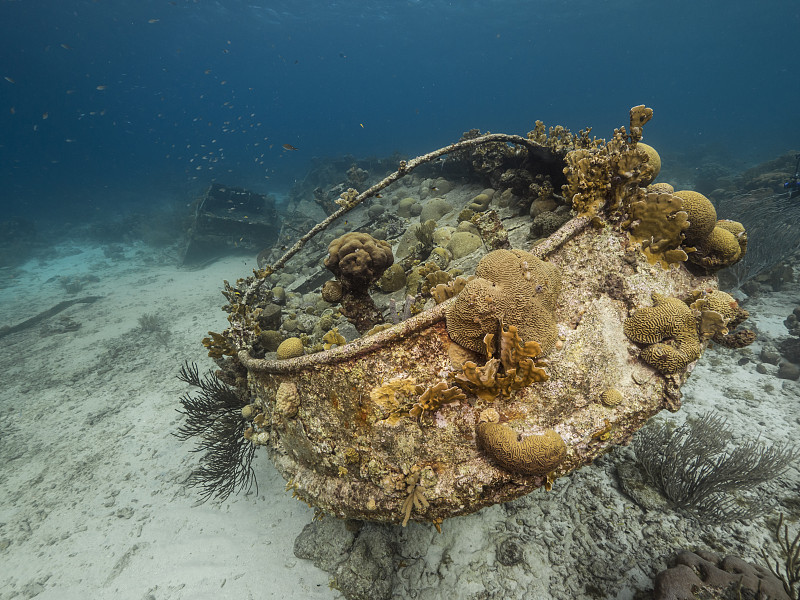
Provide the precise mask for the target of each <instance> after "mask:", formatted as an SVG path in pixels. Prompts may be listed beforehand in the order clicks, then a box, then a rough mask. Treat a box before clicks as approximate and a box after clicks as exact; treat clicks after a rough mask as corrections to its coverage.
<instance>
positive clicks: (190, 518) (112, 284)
mask: <svg viewBox="0 0 800 600" xmlns="http://www.w3.org/2000/svg"><path fill="white" fill-rule="evenodd" d="M62 250H63V248H62ZM76 250H82V251H81V252H80V253H78V254H75V255H73V256H68V257H66V258H63V259H57V260H52V261H51V262H49V264H41V263H40V262H38V261H33V262H32V263H29V264H27V265H25V266H24V267H23V271H24V273H21V274H20V275H19V276H18V277H17V280H18V283H17V284H16V285H13V286H11V287H7V288H6V289H3V290H0V323H2V324H15V323H17V322H20V321H22V320H24V319H26V318H28V317H30V316H33V315H35V314H36V313H38V312H40V311H42V310H46V309H47V308H50V307H51V306H53V305H55V304H57V303H58V302H61V301H62V300H64V299H69V298H70V297H83V296H89V295H101V296H103V299H102V300H100V301H98V302H96V303H94V304H75V305H73V306H71V307H70V308H68V309H66V310H65V311H64V312H62V313H60V314H59V315H56V316H54V317H51V318H50V319H48V320H47V321H46V322H45V323H46V324H52V323H56V322H58V321H59V320H60V319H61V318H62V317H71V318H72V319H74V320H75V321H77V322H79V323H80V324H81V327H80V329H78V330H77V331H74V332H66V333H60V334H53V335H50V336H42V335H41V333H40V332H41V330H42V327H43V326H44V325H45V324H43V325H42V326H36V327H34V328H32V329H29V330H26V331H22V332H19V333H16V334H12V335H9V336H7V337H5V338H2V343H3V348H4V352H3V354H2V358H0V361H1V363H2V364H1V366H0V372H2V373H3V376H2V400H0V402H1V404H0V430H1V431H2V440H1V441H0V456H1V459H0V460H2V465H3V467H2V474H0V564H2V566H1V567H0V598H2V599H4V600H5V599H10V598H31V597H36V598H37V599H47V598H58V599H59V600H64V599H71V598H81V599H85V598H115V599H125V598H136V599H143V598H144V599H150V598H152V599H158V600H162V599H168V598H187V599H188V598H192V599H195V598H237V599H239V598H303V599H315V598H337V597H341V595H340V594H339V593H338V592H336V591H333V590H331V589H330V588H329V587H328V581H329V576H328V575H327V574H326V573H324V572H322V571H320V570H319V569H317V568H315V567H314V566H313V565H312V564H311V563H309V562H308V561H301V560H298V559H296V558H295V557H294V555H293V553H292V546H293V543H294V538H295V537H296V535H297V534H298V533H299V532H300V530H301V529H302V527H303V526H304V525H305V524H306V523H308V522H309V521H310V519H311V517H312V515H313V511H312V510H311V509H310V508H308V507H307V506H306V505H304V504H301V503H300V502H298V501H297V500H295V499H292V497H291V495H290V494H288V493H286V492H285V491H284V482H283V480H282V479H281V477H280V476H279V475H278V474H277V472H276V471H275V470H274V469H273V468H272V465H271V464H270V463H269V461H268V460H267V459H266V457H265V456H264V455H263V454H262V455H260V456H259V457H258V458H257V460H256V462H255V465H254V466H255V468H256V471H257V474H258V483H259V490H258V496H257V497H256V495H255V494H250V495H242V494H240V495H236V496H231V497H230V498H229V499H228V500H227V501H226V502H222V503H212V502H209V503H206V504H201V505H198V504H197V500H198V497H199V496H198V492H197V490H196V489H194V488H191V487H187V486H186V479H187V477H188V476H189V474H190V473H191V471H192V469H193V468H194V467H195V466H196V465H197V462H198V459H199V456H198V454H196V453H192V452H190V450H191V449H192V448H193V447H194V444H193V442H191V441H189V442H185V443H184V442H180V441H179V440H178V439H177V438H176V437H174V436H173V435H171V434H172V432H174V431H175V430H176V428H177V427H178V426H179V424H180V421H181V419H182V416H181V415H180V414H179V413H178V412H176V408H178V407H179V406H180V404H179V402H178V398H179V396H180V395H181V394H182V393H183V392H184V391H187V390H188V389H189V386H187V385H186V384H184V383H183V382H181V381H179V380H178V379H176V374H177V373H178V370H179V369H180V366H181V364H182V362H183V360H185V359H188V360H193V361H196V362H198V363H199V364H200V367H201V369H207V368H210V367H212V366H213V363H212V362H211V360H210V359H209V358H207V356H206V352H205V349H204V348H203V346H202V345H201V343H200V340H201V338H202V337H203V336H204V335H206V332H207V331H208V330H209V329H212V330H216V331H221V330H222V329H224V328H225V325H226V323H227V322H226V320H225V313H224V312H222V310H221V309H220V307H221V305H222V304H223V303H224V300H225V299H224V298H223V296H222V295H221V294H220V292H219V290H220V288H221V285H222V280H223V279H229V280H230V279H235V278H236V277H238V276H242V275H246V274H247V273H248V269H249V268H251V266H250V265H245V264H244V261H243V259H241V258H230V259H226V260H222V261H219V262H217V263H215V264H213V265H211V266H209V267H207V268H205V269H203V270H199V271H188V270H181V269H178V268H176V267H175V266H174V264H175V260H174V257H173V256H165V257H164V258H163V260H159V259H158V257H155V258H154V256H153V253H152V251H149V250H147V249H145V248H139V249H137V248H136V247H133V248H131V247H127V248H126V249H125V252H126V256H127V258H126V259H125V260H117V261H113V260H107V259H105V258H104V257H103V253H102V251H101V250H100V249H99V248H94V249H92V248H76ZM159 262H161V263H162V264H158V263H159ZM87 273H91V274H93V275H95V276H97V277H98V278H99V281H98V282H96V283H90V284H88V285H86V287H84V289H83V290H81V291H79V292H78V293H76V294H74V295H72V296H70V295H69V294H67V293H66V292H65V291H64V290H63V289H62V286H61V285H60V284H59V282H58V281H50V282H48V281H47V280H48V279H49V278H51V277H54V276H59V275H80V274H87ZM150 313H159V314H163V315H165V316H167V317H168V318H169V329H170V332H171V335H170V337H169V339H168V341H167V345H166V347H164V345H163V344H161V343H160V342H159V341H158V340H156V339H155V338H154V337H153V335H152V334H144V335H143V334H142V333H141V332H139V331H138V318H139V317H140V316H141V315H143V314H150Z"/></svg>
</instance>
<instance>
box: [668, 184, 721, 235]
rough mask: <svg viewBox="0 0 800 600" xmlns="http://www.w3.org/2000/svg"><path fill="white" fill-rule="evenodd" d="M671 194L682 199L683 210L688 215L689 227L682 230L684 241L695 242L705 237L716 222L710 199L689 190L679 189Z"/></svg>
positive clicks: (715, 212)
mask: <svg viewBox="0 0 800 600" xmlns="http://www.w3.org/2000/svg"><path fill="white" fill-rule="evenodd" d="M673 195H674V196H677V197H678V198H680V199H681V200H683V210H684V211H686V214H687V215H688V220H689V228H688V229H687V230H686V231H685V232H684V235H685V236H686V241H687V242H688V243H690V244H696V243H699V242H701V241H702V240H704V239H706V237H708V234H710V233H711V231H712V230H713V229H714V225H716V223H717V211H716V210H715V209H714V205H713V204H711V200H709V199H708V198H706V197H705V196H703V194H701V193H699V192H693V191H691V190H681V191H678V192H675V193H674V194H673Z"/></svg>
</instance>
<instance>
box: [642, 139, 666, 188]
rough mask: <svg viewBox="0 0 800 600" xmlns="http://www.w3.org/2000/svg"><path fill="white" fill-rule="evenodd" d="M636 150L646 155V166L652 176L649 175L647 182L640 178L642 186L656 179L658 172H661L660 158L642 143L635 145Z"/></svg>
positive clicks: (654, 150)
mask: <svg viewBox="0 0 800 600" xmlns="http://www.w3.org/2000/svg"><path fill="white" fill-rule="evenodd" d="M636 148H637V149H638V150H641V151H643V152H644V153H645V154H647V165H648V166H649V167H650V168H651V169H652V175H650V177H649V180H648V179H645V178H642V179H643V181H642V185H646V184H648V183H650V182H651V181H653V180H654V179H655V178H656V177H658V174H659V172H661V157H660V156H659V155H658V152H656V149H655V148H653V147H652V146H650V145H648V144H645V143H643V142H639V143H638V144H636Z"/></svg>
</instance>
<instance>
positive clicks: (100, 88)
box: [95, 85, 106, 92]
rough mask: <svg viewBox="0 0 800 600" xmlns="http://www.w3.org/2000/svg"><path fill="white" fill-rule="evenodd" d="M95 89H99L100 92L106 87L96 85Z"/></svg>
mask: <svg viewBox="0 0 800 600" xmlns="http://www.w3.org/2000/svg"><path fill="white" fill-rule="evenodd" d="M95 89H98V90H100V91H101V92H102V91H103V90H104V89H106V86H104V85H98V86H97V87H96V88H95Z"/></svg>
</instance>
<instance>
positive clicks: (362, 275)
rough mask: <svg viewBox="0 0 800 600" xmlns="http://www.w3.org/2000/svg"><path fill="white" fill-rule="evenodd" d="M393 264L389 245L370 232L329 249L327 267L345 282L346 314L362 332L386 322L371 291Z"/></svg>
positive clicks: (356, 234) (340, 240) (338, 241)
mask: <svg viewBox="0 0 800 600" xmlns="http://www.w3.org/2000/svg"><path fill="white" fill-rule="evenodd" d="M393 263H394V256H393V255H392V247H391V246H390V245H389V243H388V242H386V241H384V240H376V239H375V238H374V237H372V236H371V235H369V234H368V233H360V232H353V233H346V234H344V235H343V236H341V237H338V238H336V239H335V240H333V241H332V242H331V243H330V245H329V246H328V257H327V258H326V259H325V266H326V267H327V268H328V270H329V271H331V272H332V273H333V274H334V275H336V277H337V279H338V280H339V282H340V283H341V286H342V298H341V302H342V314H344V316H346V317H347V318H348V320H349V321H350V322H351V323H353V325H355V326H356V329H358V331H359V332H361V333H364V332H365V331H368V330H369V329H371V328H372V327H373V326H374V325H375V324H376V323H382V322H383V316H382V315H381V313H380V311H378V309H377V308H376V307H375V303H374V302H373V301H372V298H370V297H369V293H368V290H369V286H371V285H372V284H374V283H375V282H376V281H377V280H378V279H379V278H380V276H381V275H383V272H384V271H386V269H388V268H389V267H390V266H391V265H392V264H393Z"/></svg>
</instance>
